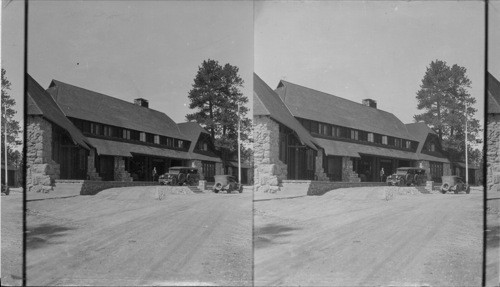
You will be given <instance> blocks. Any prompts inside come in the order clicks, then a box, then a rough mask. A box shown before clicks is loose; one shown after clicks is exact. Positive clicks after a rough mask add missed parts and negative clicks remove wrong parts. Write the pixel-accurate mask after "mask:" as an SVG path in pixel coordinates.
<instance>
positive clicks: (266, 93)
mask: <svg viewBox="0 0 500 287" xmlns="http://www.w3.org/2000/svg"><path fill="white" fill-rule="evenodd" d="M253 90H254V97H253V98H254V99H253V103H254V107H253V110H254V116H270V117H271V118H272V119H274V120H275V121H277V122H279V123H281V124H283V125H284V126H286V127H288V128H290V129H291V130H293V131H294V132H295V133H296V134H297V136H298V138H299V140H300V141H301V142H302V143H303V144H305V145H307V146H309V147H311V148H312V149H314V150H317V148H316V146H315V143H316V141H315V140H314V138H313V137H312V136H311V135H310V134H309V132H308V131H307V130H306V129H305V128H304V127H303V126H302V125H301V124H300V123H299V121H298V120H297V119H296V118H294V116H293V115H292V114H291V113H290V111H289V110H288V108H287V106H286V105H285V104H284V103H283V101H282V100H281V99H280V97H279V96H278V94H276V92H274V91H273V90H272V89H271V87H269V86H268V85H267V84H266V83H265V82H264V81H263V80H262V79H261V78H260V77H259V76H257V75H256V74H255V73H254V74H253Z"/></svg>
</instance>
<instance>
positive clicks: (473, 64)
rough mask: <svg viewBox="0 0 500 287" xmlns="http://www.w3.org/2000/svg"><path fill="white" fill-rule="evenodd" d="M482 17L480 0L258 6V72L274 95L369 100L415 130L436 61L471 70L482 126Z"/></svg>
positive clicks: (482, 8) (468, 73) (295, 3)
mask: <svg viewBox="0 0 500 287" xmlns="http://www.w3.org/2000/svg"><path fill="white" fill-rule="evenodd" d="M484 11H485V5H484V3H483V2H479V1H471V2H456V1H439V2H431V1H372V2H361V1H357V2H349V1H323V2H320V1H312V2H304V1H293V2H292V1H281V2H276V1H273V2H256V4H255V28H254V29H255V30H254V32H255V33H254V35H255V36H254V37H255V40H254V45H255V46H254V52H255V64H254V65H255V72H256V73H257V74H258V75H259V76H260V77H261V78H262V79H263V80H264V81H265V82H266V83H267V84H268V85H270V86H271V87H272V88H276V86H277V85H278V82H279V80H281V79H284V80H287V81H289V82H292V83H295V84H299V85H303V86H306V87H308V88H312V89H316V90H319V91H322V92H326V93H330V94H333V95H336V96H339V97H342V98H346V99H350V100H352V101H355V102H359V103H361V100H362V99H365V98H371V99H374V100H376V101H377V104H378V108H380V109H382V110H385V111H388V112H391V113H393V114H395V115H396V116H397V117H398V118H399V119H401V121H403V122H404V123H410V122H413V121H414V120H413V116H414V115H415V114H419V113H421V111H419V110H417V108H416V107H417V100H416V98H415V97H416V93H417V91H418V90H419V89H420V85H421V80H422V78H423V77H424V75H425V72H426V68H427V67H428V66H429V64H430V63H431V62H432V61H434V60H436V59H439V60H443V61H446V62H447V64H448V65H450V66H451V65H453V64H458V65H460V66H463V67H465V68H466V69H467V75H468V77H469V79H470V80H471V81H472V88H471V90H470V93H471V95H472V96H474V97H475V98H476V99H477V104H476V106H475V108H477V109H478V112H477V113H476V117H477V118H478V119H481V122H484V120H483V119H484V50H485V47H484V43H485V38H484V37H485V35H484V31H485V29H484V23H485V17H484V15H485V13H484ZM278 15H279V16H278ZM482 125H483V124H482Z"/></svg>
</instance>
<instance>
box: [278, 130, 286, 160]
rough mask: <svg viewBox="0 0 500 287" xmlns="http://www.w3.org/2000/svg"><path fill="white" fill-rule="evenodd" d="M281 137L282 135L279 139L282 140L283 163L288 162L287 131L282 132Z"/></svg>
mask: <svg viewBox="0 0 500 287" xmlns="http://www.w3.org/2000/svg"><path fill="white" fill-rule="evenodd" d="M279 137H280V138H279V141H280V145H279V160H281V161H282V162H283V163H287V160H286V152H287V144H286V139H287V136H286V134H285V133H280V135H279Z"/></svg>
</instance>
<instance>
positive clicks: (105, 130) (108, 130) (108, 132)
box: [103, 126, 111, 137]
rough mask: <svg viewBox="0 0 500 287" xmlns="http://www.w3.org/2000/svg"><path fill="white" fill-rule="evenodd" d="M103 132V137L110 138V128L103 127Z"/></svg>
mask: <svg viewBox="0 0 500 287" xmlns="http://www.w3.org/2000/svg"><path fill="white" fill-rule="evenodd" d="M103 130H104V135H105V136H107V137H110V136H111V127H110V126H104V128H103Z"/></svg>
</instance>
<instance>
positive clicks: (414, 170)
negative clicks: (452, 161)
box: [386, 167, 427, 186]
mask: <svg viewBox="0 0 500 287" xmlns="http://www.w3.org/2000/svg"><path fill="white" fill-rule="evenodd" d="M426 181H427V175H426V174H425V169H423V168H418V167H398V169H397V170H396V173H395V174H393V175H390V176H388V177H387V179H386V182H387V184H388V185H399V186H405V185H406V186H410V185H412V184H413V185H417V186H418V185H423V184H425V182H426Z"/></svg>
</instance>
